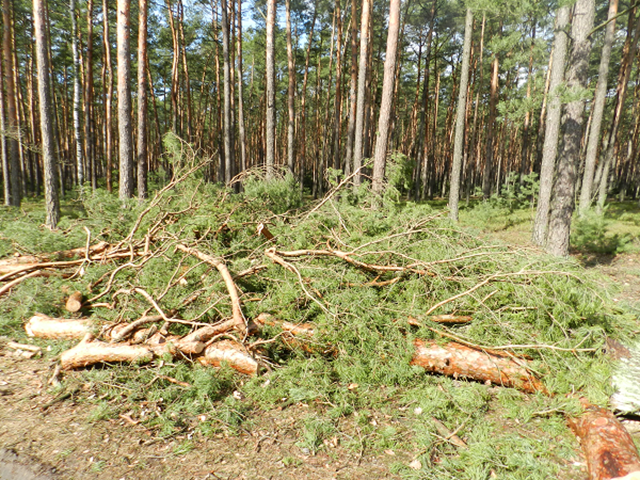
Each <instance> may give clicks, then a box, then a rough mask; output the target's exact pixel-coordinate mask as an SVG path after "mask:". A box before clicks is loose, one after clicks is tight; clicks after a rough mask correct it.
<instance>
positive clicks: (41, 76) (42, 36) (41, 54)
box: [33, 0, 60, 229]
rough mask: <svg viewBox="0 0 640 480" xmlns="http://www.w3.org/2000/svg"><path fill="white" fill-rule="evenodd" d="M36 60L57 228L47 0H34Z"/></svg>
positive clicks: (48, 196)
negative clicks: (46, 25)
mask: <svg viewBox="0 0 640 480" xmlns="http://www.w3.org/2000/svg"><path fill="white" fill-rule="evenodd" d="M33 22H34V35H35V37H36V61H37V64H38V97H39V100H40V133H41V138H42V158H43V165H44V198H45V210H46V220H45V224H46V225H47V227H49V228H51V229H54V228H56V225H57V224H58V221H59V220H60V204H59V202H58V189H57V186H56V159H55V143H54V137H53V110H52V108H53V107H52V104H51V81H50V77H49V56H48V53H47V52H48V49H49V46H48V43H47V36H46V33H45V24H46V14H45V6H44V0H34V1H33Z"/></svg>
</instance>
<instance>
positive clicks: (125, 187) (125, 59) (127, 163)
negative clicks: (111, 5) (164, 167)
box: [117, 0, 133, 200]
mask: <svg viewBox="0 0 640 480" xmlns="http://www.w3.org/2000/svg"><path fill="white" fill-rule="evenodd" d="M117 8H118V140H119V144H120V145H119V146H120V148H119V153H120V172H119V182H120V185H119V197H120V200H126V199H128V198H131V197H132V196H133V144H132V132H131V88H130V85H129V81H130V78H131V59H130V56H129V43H130V38H129V35H130V32H129V22H130V8H131V0H118V5H117Z"/></svg>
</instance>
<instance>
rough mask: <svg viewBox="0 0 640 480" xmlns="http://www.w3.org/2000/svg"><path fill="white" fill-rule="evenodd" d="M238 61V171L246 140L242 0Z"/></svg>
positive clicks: (244, 166)
mask: <svg viewBox="0 0 640 480" xmlns="http://www.w3.org/2000/svg"><path fill="white" fill-rule="evenodd" d="M236 46H237V58H236V60H237V62H238V68H237V70H238V147H239V148H240V171H241V172H243V171H245V170H246V169H247V140H246V133H245V125H244V93H243V65H242V0H238V37H237V39H236Z"/></svg>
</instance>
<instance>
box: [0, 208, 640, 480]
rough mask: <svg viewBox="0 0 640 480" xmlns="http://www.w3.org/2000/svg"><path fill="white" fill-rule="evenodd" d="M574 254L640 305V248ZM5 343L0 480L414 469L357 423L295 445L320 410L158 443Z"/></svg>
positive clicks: (0, 366)
mask: <svg viewBox="0 0 640 480" xmlns="http://www.w3.org/2000/svg"><path fill="white" fill-rule="evenodd" d="M462 222H463V223H464V222H465V218H464V216H463V218H462ZM529 230H530V223H528V222H519V221H510V222H508V223H507V224H505V225H503V226H502V227H497V228H489V229H486V228H480V230H479V235H486V236H488V237H489V238H491V239H492V240H501V241H503V242H505V243H507V244H519V245H523V244H528V241H529V240H528V239H529ZM636 235H637V233H636ZM635 243H637V237H636V240H635ZM576 256H578V257H579V258H580V259H581V260H582V261H583V263H584V264H585V266H586V267H587V268H594V269H598V270H600V271H601V272H602V273H604V274H605V275H607V276H608V277H609V278H610V279H611V282H612V283H615V284H617V285H618V286H619V288H620V291H619V295H618V296H617V299H618V300H619V301H621V302H625V303H628V304H636V305H638V303H637V302H638V301H639V300H640V248H631V249H628V251H626V252H625V253H620V254H608V255H585V254H583V253H579V252H576ZM634 308H637V306H634ZM2 340H8V339H1V338H0V479H5V478H6V479H9V478H11V479H24V480H36V479H43V480H44V479H47V480H54V479H105V480H107V479H108V480H112V479H145V480H151V479H165V478H175V479H203V480H204V479H301V478H304V479H310V480H313V479H334V478H335V479H378V478H401V477H400V476H399V475H397V474H395V473H393V472H394V471H398V469H397V468H394V465H395V466H397V465H404V466H405V468H406V466H411V464H412V462H414V461H415V459H416V458H417V456H418V455H419V454H420V452H409V451H401V450H399V449H398V450H393V449H364V448H363V449H362V450H360V451H357V450H354V448H353V447H352V446H349V445H348V443H349V442H348V441H347V440H348V438H347V437H348V436H349V435H351V436H352V438H351V440H352V439H353V438H356V439H357V438H358V437H359V436H360V437H361V436H362V432H361V429H360V428H359V426H358V424H357V422H355V421H354V420H353V417H348V418H345V419H344V420H341V422H344V424H343V425H341V428H340V429H339V431H340V434H339V435H337V436H335V437H334V438H332V439H329V440H325V441H324V444H325V445H324V448H322V449H320V450H319V451H318V452H316V453H315V454H313V453H312V452H310V451H309V450H308V449H306V448H304V447H303V446H301V442H300V441H299V440H300V436H301V419H302V418H303V417H304V416H306V415H308V414H309V411H310V409H313V408H317V407H314V406H313V405H307V404H305V403H298V404H296V405H292V406H289V407H287V408H285V409H282V408H280V407H279V408H276V409H273V410H270V411H267V412H264V413H263V414H262V415H260V416H259V417H257V418H253V419H251V420H250V421H247V422H244V423H243V425H242V427H241V428H240V429H238V430H237V431H236V432H235V433H232V432H226V431H225V430H223V431H222V432H223V433H217V434H214V435H206V436H205V435H202V434H201V433H198V432H197V431H193V432H191V433H190V432H189V431H187V432H185V433H184V434H182V435H180V434H178V435H174V436H171V437H169V438H162V437H160V436H159V435H157V434H156V432H154V431H153V430H150V429H148V428H147V427H146V426H144V425H143V424H141V423H140V422H138V421H134V420H132V419H131V417H130V416H127V415H120V417H118V418H106V419H102V418H100V417H99V415H96V412H95V410H96V408H97V407H96V405H95V403H91V402H88V401H86V398H85V397H86V396H87V394H89V393H90V392H88V393H87V392H82V387H81V386H80V387H79V389H78V390H76V391H75V393H73V391H72V393H71V395H70V396H68V397H67V398H58V397H55V395H54V394H53V393H52V392H51V389H50V388H49V386H48V383H47V382H48V380H49V378H50V377H51V374H52V370H53V364H52V363H51V362H50V361H49V360H47V359H41V358H32V359H26V358H22V357H19V356H16V355H15V354H12V352H10V351H9V350H8V349H6V348H3V344H4V343H5V342H4V341H2ZM56 400H59V401H56ZM397 408H400V409H402V408H406V406H405V407H402V406H401V405H400V404H398V405H397ZM409 408H410V407H409ZM96 418H98V419H97V420H96ZM369 419H370V421H371V422H376V424H380V425H386V424H389V425H390V426H393V427H394V428H396V429H398V431H403V430H404V429H407V431H408V430H409V428H408V425H404V426H403V425H401V423H407V424H409V423H410V422H411V418H410V415H406V416H404V417H400V419H398V418H397V417H394V418H392V417H391V416H389V415H385V413H384V412H372V413H371V414H370V417H369ZM203 420H204V419H203ZM399 423H400V424H399ZM361 440H362V439H361ZM352 443H353V442H352ZM352 443H351V444H352ZM361 444H362V445H364V444H365V442H362V441H361ZM575 448H576V453H575V458H574V459H573V461H571V460H565V462H567V463H566V473H567V476H566V477H565V478H576V479H577V478H582V477H583V476H584V462H583V460H582V459H581V456H580V452H579V451H578V444H577V442H576V443H575ZM412 468H415V467H412ZM417 468H420V467H419V466H418V467H417Z"/></svg>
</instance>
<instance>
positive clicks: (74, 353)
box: [60, 334, 154, 370]
mask: <svg viewBox="0 0 640 480" xmlns="http://www.w3.org/2000/svg"><path fill="white" fill-rule="evenodd" d="M153 356H154V355H153V352H152V351H151V350H149V348H147V347H146V346H144V345H128V344H123V343H120V344H111V343H105V342H101V341H100V340H95V339H94V338H93V336H92V335H91V334H87V335H86V336H85V337H84V338H83V339H82V341H81V342H80V343H79V344H78V345H76V346H75V347H73V348H71V349H69V350H67V351H65V352H62V354H60V366H61V367H62V369H63V370H73V369H75V368H82V367H88V366H89V365H94V364H96V363H112V362H136V363H146V362H150V361H151V360H152V359H153Z"/></svg>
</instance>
